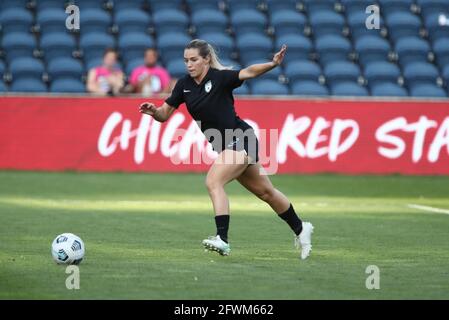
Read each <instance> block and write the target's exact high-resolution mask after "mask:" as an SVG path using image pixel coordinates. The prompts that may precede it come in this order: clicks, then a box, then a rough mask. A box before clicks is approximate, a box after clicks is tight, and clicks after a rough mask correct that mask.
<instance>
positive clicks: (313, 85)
mask: <svg viewBox="0 0 449 320" xmlns="http://www.w3.org/2000/svg"><path fill="white" fill-rule="evenodd" d="M291 88H292V94H294V95H306V96H327V95H329V90H328V89H327V87H325V86H323V85H322V84H320V83H318V82H317V81H312V80H304V81H296V82H294V83H292V85H291Z"/></svg>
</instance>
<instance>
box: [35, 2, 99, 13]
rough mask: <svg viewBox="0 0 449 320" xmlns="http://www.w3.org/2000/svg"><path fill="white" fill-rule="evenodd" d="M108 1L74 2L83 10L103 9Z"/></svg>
mask: <svg viewBox="0 0 449 320" xmlns="http://www.w3.org/2000/svg"><path fill="white" fill-rule="evenodd" d="M41 1H42V0H39V1H38V2H41ZM106 1H107V0H106ZM106 1H105V0H75V1H72V2H74V4H76V5H77V6H78V7H79V8H80V11H83V10H84V9H103V8H104V4H105V2H106ZM44 2H45V1H44ZM63 2H65V1H63Z"/></svg>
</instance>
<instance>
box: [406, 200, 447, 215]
mask: <svg viewBox="0 0 449 320" xmlns="http://www.w3.org/2000/svg"><path fill="white" fill-rule="evenodd" d="M407 206H408V207H409V208H413V209H418V210H423V211H430V212H436V213H443V214H449V210H446V209H440V208H433V207H428V206H421V205H419V204H412V203H410V204H408V205H407Z"/></svg>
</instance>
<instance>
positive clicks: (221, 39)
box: [199, 33, 234, 59]
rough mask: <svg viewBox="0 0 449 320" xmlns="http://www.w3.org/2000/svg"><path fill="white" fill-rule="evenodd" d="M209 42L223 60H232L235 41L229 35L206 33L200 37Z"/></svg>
mask: <svg viewBox="0 0 449 320" xmlns="http://www.w3.org/2000/svg"><path fill="white" fill-rule="evenodd" d="M199 38H201V39H203V40H206V41H207V42H209V43H210V44H211V45H212V46H213V47H214V48H215V49H216V50H217V51H218V55H219V56H220V58H222V59H230V58H231V56H232V52H233V51H234V40H233V39H232V38H231V37H230V36H229V35H227V34H223V33H205V34H201V35H200V37H199Z"/></svg>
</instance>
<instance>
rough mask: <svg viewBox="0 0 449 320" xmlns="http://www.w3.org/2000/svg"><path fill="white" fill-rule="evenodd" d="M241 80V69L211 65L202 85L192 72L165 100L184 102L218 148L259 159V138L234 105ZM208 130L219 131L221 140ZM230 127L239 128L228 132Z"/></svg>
mask: <svg viewBox="0 0 449 320" xmlns="http://www.w3.org/2000/svg"><path fill="white" fill-rule="evenodd" d="M242 83H243V80H240V79H239V71H234V70H217V69H213V68H209V71H208V72H207V74H206V76H205V77H204V79H203V80H202V81H201V83H200V84H198V83H196V82H195V80H193V78H192V77H190V75H186V76H184V77H183V78H181V79H179V80H178V82H177V83H176V85H175V88H174V89H173V91H172V94H171V96H170V97H169V98H167V99H166V100H165V102H166V103H167V104H168V105H170V106H172V107H174V108H178V107H179V105H180V104H182V103H185V104H186V106H187V110H188V111H189V113H190V115H191V116H192V117H193V119H195V121H197V123H198V124H199V126H200V128H201V131H202V132H203V133H204V134H205V136H206V138H207V140H208V141H209V142H210V143H211V144H212V147H213V148H214V150H215V151H217V152H221V151H222V150H224V149H233V150H236V151H240V150H245V152H246V154H248V155H249V156H250V158H251V161H255V162H257V161H258V159H259V156H258V140H257V137H256V135H255V134H254V130H253V128H252V127H251V126H250V125H249V124H247V123H246V122H245V121H243V120H242V119H240V118H239V117H238V116H237V114H236V112H235V108H234V97H233V95H232V91H233V90H234V89H235V88H237V87H239V86H241V85H242ZM209 129H215V130H216V131H218V134H220V135H221V136H220V137H221V139H218V140H217V139H215V136H214V135H213V134H209V132H208V131H207V130H209ZM236 129H240V130H236ZM229 130H232V131H234V130H236V131H235V132H233V133H231V134H230V135H229ZM235 135H238V136H235Z"/></svg>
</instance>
